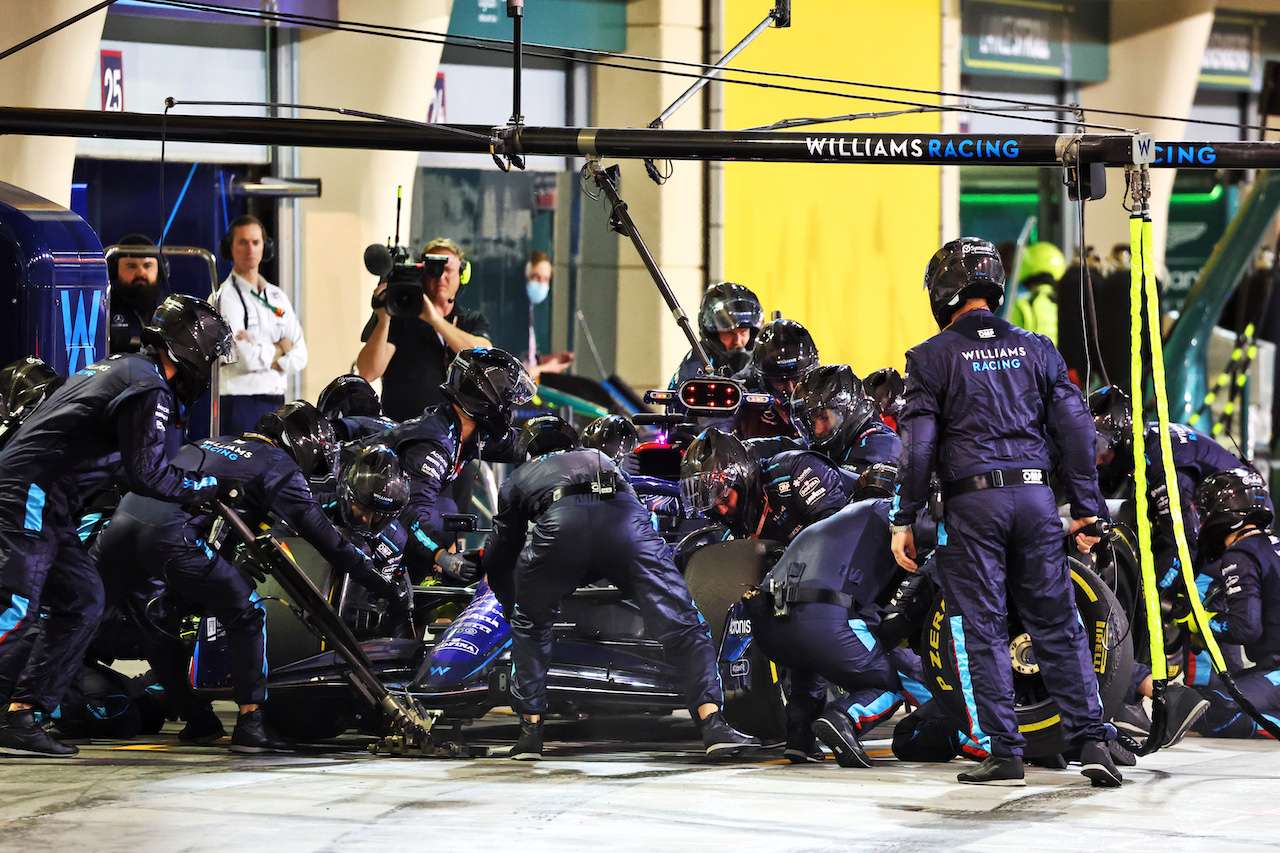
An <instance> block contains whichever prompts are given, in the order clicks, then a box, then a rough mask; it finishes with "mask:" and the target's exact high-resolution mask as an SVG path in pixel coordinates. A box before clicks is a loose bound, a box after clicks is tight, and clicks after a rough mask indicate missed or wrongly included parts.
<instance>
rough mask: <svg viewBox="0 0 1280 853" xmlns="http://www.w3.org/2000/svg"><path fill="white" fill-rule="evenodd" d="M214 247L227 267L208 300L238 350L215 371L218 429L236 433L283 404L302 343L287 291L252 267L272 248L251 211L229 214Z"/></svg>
mask: <svg viewBox="0 0 1280 853" xmlns="http://www.w3.org/2000/svg"><path fill="white" fill-rule="evenodd" d="M219 248H220V250H221V253H222V256H223V258H229V259H230V260H231V263H232V268H231V275H229V276H227V278H226V280H225V281H224V282H222V284H221V285H219V286H218V291H217V293H216V295H215V296H214V297H213V302H214V304H215V305H217V306H218V311H220V312H221V313H222V316H223V317H225V318H226V319H227V322H228V323H229V324H230V325H231V328H232V330H233V331H234V333H235V338H236V349H237V350H239V351H240V360H239V362H238V364H237V365H236V366H233V367H231V368H229V369H227V370H225V371H223V372H222V374H221V377H220V381H221V385H222V387H221V388H220V389H219V393H220V394H221V395H222V396H221V400H220V405H221V406H222V409H221V412H220V419H221V432H222V433H223V434H224V435H240V434H241V433H245V432H248V431H249V430H251V429H253V425H254V424H256V423H257V422H258V419H259V418H261V417H262V416H263V415H265V414H268V413H270V412H273V411H275V410H276V409H277V408H278V407H280V406H282V405H284V394H285V380H286V379H287V378H288V377H290V376H292V375H293V374H295V373H299V372H301V370H302V368H304V367H306V366H307V343H306V341H305V340H303V337H302V324H301V323H299V322H298V315H297V314H296V313H295V312H294V310H293V306H292V305H290V304H289V297H287V296H285V293H284V291H283V290H281V289H280V288H278V287H276V286H275V285H274V284H272V283H271V282H269V281H267V280H266V279H265V278H263V277H262V275H261V274H260V273H259V272H258V267H259V266H260V265H261V264H262V262H263V261H264V260H270V259H271V257H272V255H274V253H275V244H274V242H273V241H272V240H271V238H269V237H268V236H267V232H266V229H265V228H263V227H262V223H261V222H259V221H258V219H257V218H256V217H253V216H241V217H239V218H238V219H235V220H234V221H232V223H231V225H230V227H229V228H227V235H226V236H225V237H223V238H222V244H221V245H220V247H219Z"/></svg>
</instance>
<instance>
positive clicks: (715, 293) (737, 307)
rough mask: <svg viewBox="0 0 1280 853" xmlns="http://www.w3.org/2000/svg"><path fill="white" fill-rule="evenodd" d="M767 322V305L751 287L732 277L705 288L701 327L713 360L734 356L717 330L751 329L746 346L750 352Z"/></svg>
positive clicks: (699, 321) (705, 343)
mask: <svg viewBox="0 0 1280 853" xmlns="http://www.w3.org/2000/svg"><path fill="white" fill-rule="evenodd" d="M763 325H764V309H763V308H762V307H760V300H759V299H758V298H757V297H756V295H755V294H754V293H752V292H751V290H750V289H749V288H746V287H743V286H742V285H740V284H735V283H734V282H732V281H722V282H719V283H717V284H713V285H711V286H710V287H708V288H707V289H706V291H704V292H703V294H702V305H701V306H700V307H699V308H698V331H699V332H700V333H701V337H702V345H703V348H704V349H706V350H707V355H708V356H710V357H711V360H712V361H713V362H716V363H725V362H728V361H729V360H730V353H729V351H728V350H726V349H725V348H724V345H723V344H721V343H720V338H719V336H718V335H717V332H728V331H732V330H734V329H750V330H751V337H750V338H748V340H747V346H746V349H747V351H748V352H749V351H750V350H751V347H753V346H754V345H755V342H756V337H757V336H758V335H759V334H760V327H761V326H763Z"/></svg>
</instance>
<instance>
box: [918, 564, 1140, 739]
mask: <svg viewBox="0 0 1280 853" xmlns="http://www.w3.org/2000/svg"><path fill="white" fill-rule="evenodd" d="M1070 567H1071V582H1072V586H1073V587H1074V588H1075V598H1076V609H1077V610H1078V611H1079V613H1080V620H1081V621H1082V622H1083V623H1084V626H1085V634H1086V636H1087V638H1088V641H1089V645H1090V648H1091V650H1092V653H1093V666H1094V671H1095V672H1096V673H1097V675H1098V695H1099V696H1100V697H1101V699H1102V710H1103V718H1104V719H1110V718H1111V716H1112V714H1114V713H1115V712H1116V711H1117V710H1119V709H1120V707H1121V705H1122V704H1123V702H1124V695H1125V691H1126V690H1127V688H1128V686H1129V679H1130V675H1131V673H1132V670H1133V634H1132V632H1131V631H1129V630H1128V621H1127V620H1126V618H1125V613H1124V611H1123V610H1122V609H1121V607H1120V604H1119V602H1118V601H1117V600H1116V596H1115V594H1114V593H1113V592H1112V591H1111V590H1110V589H1109V588H1108V587H1107V585H1106V584H1105V583H1103V582H1102V580H1101V579H1100V578H1099V577H1098V576H1097V575H1096V574H1094V573H1093V571H1091V570H1090V569H1088V568H1086V567H1085V566H1084V565H1083V564H1082V563H1079V562H1077V561H1075V560H1071V561H1070ZM1009 634H1010V665H1011V666H1012V667H1013V694H1014V709H1015V711H1016V713H1017V716H1018V730H1019V731H1021V732H1022V736H1023V737H1024V738H1026V741H1027V745H1026V749H1025V751H1024V754H1025V755H1026V756H1027V757H1028V758H1036V757H1040V756H1051V755H1054V754H1057V753H1060V752H1064V751H1066V750H1067V749H1068V744H1067V743H1066V742H1065V741H1064V740H1063V737H1062V730H1061V726H1060V724H1059V723H1060V720H1059V717H1058V706H1057V705H1056V704H1055V703H1054V701H1053V700H1052V699H1051V698H1049V693H1048V691H1047V690H1046V688H1045V685H1044V679H1043V678H1042V677H1041V675H1040V672H1039V665H1038V664H1037V663H1036V660H1035V654H1034V649H1033V647H1032V645H1031V642H1030V638H1029V637H1028V636H1027V635H1026V634H1025V633H1024V632H1023V629H1022V626H1021V625H1019V624H1018V623H1017V619H1016V616H1011V618H1010V629H1009ZM920 643H921V648H922V650H923V652H924V653H923V654H922V655H921V660H922V663H923V665H924V675H925V682H926V686H928V688H929V690H930V692H931V693H932V694H933V696H934V697H935V698H936V699H937V700H938V702H939V703H940V704H941V705H942V706H943V707H944V708H945V709H946V710H947V713H948V714H950V715H951V717H952V718H953V719H954V720H956V721H957V723H958V725H959V726H960V728H961V730H965V729H966V728H967V726H968V713H967V711H966V710H965V704H964V697H963V695H962V693H961V690H960V677H959V675H958V673H957V669H956V659H955V652H954V648H953V646H952V645H951V623H950V620H949V619H948V618H947V607H946V602H945V600H944V598H943V596H942V595H939V596H938V597H937V598H936V599H935V600H934V602H933V606H932V608H930V611H929V617H928V619H927V620H926V621H925V627H924V631H923V634H922V636H921V640H920Z"/></svg>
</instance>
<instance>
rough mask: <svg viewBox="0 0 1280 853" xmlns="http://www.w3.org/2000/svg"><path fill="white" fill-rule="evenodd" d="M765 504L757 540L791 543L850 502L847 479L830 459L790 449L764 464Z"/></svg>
mask: <svg viewBox="0 0 1280 853" xmlns="http://www.w3.org/2000/svg"><path fill="white" fill-rule="evenodd" d="M760 484H761V486H762V487H763V495H762V498H761V500H762V501H763V505H762V508H761V511H760V519H759V522H758V524H757V527H756V529H755V531H754V532H753V533H752V534H751V536H752V538H754V539H773V540H775V541H778V542H790V541H791V540H792V539H794V538H795V537H796V536H797V535H798V534H799V533H800V531H801V530H804V529H805V528H806V527H808V526H809V525H810V524H813V523H814V522H817V521H821V520H822V519H824V518H826V517H827V516H829V515H834V514H835V513H837V512H839V511H840V509H841V508H842V507H843V506H844V505H845V504H847V503H848V502H849V494H848V492H847V491H845V479H844V477H843V476H842V475H841V474H840V470H839V469H838V468H836V467H835V466H833V465H832V464H831V460H829V459H827V457H825V456H823V455H821V454H819V453H813V452H811V451H808V450H787V451H784V452H782V453H778V454H775V455H773V456H770V457H769V458H768V459H766V460H764V461H763V462H762V463H761V464H760Z"/></svg>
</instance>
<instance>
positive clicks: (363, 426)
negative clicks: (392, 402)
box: [329, 415, 399, 443]
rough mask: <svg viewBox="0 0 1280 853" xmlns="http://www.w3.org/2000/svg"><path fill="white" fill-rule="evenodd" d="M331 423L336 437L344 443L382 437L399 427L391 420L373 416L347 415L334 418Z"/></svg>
mask: <svg viewBox="0 0 1280 853" xmlns="http://www.w3.org/2000/svg"><path fill="white" fill-rule="evenodd" d="M329 423H331V424H333V434H334V436H335V437H336V438H337V439H338V441H341V442H344V443H345V442H348V441H360V440H362V439H365V438H369V437H370V436H374V435H380V434H381V433H384V432H386V431H387V430H389V429H394V428H395V427H397V426H399V424H398V423H396V422H395V421H393V420H391V418H387V417H382V416H377V417H375V416H373V415H347V416H346V417H345V418H333V419H331V420H330V421H329Z"/></svg>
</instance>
